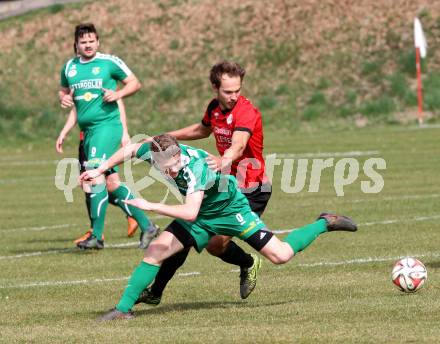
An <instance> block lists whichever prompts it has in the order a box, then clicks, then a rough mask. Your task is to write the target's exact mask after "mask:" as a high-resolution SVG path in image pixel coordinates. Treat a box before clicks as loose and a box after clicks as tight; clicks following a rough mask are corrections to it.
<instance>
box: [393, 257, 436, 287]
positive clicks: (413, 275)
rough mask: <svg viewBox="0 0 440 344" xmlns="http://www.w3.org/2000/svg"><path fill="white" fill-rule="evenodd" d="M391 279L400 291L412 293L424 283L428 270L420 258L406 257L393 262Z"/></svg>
mask: <svg viewBox="0 0 440 344" xmlns="http://www.w3.org/2000/svg"><path fill="white" fill-rule="evenodd" d="M391 279H392V281H393V283H394V285H395V286H396V287H397V288H398V289H399V290H400V291H403V292H405V293H414V292H416V291H417V290H419V289H420V288H421V287H422V286H423V285H424V284H425V282H426V280H427V279H428V272H427V271H426V267H425V265H423V263H422V262H421V261H420V260H417V259H415V258H411V257H407V258H403V259H400V260H399V261H397V262H396V264H394V268H393V272H392V274H391Z"/></svg>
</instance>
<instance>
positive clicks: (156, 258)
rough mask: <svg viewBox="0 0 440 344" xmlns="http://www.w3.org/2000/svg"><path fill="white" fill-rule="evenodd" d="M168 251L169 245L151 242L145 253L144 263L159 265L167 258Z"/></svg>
mask: <svg viewBox="0 0 440 344" xmlns="http://www.w3.org/2000/svg"><path fill="white" fill-rule="evenodd" d="M169 250H170V246H169V245H166V244H163V243H157V242H154V241H153V242H152V243H151V244H150V246H148V248H147V250H146V251H145V254H144V261H145V262H146V263H150V264H160V263H162V262H163V261H164V260H165V259H166V258H167V257H168V256H169V254H167V253H168V252H169Z"/></svg>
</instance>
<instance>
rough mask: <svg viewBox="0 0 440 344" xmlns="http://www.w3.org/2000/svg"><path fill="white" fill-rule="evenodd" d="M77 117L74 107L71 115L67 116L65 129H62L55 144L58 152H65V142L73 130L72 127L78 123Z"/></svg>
mask: <svg viewBox="0 0 440 344" xmlns="http://www.w3.org/2000/svg"><path fill="white" fill-rule="evenodd" d="M76 121H77V117H76V109H75V108H73V109H72V110H70V113H69V116H68V117H67V120H66V124H64V127H63V129H62V130H61V132H60V134H59V135H58V138H57V142H56V144H55V149H56V150H57V152H58V153H63V143H64V140H65V139H66V137H67V135H68V134H69V132H70V131H71V130H72V128H73V127H74V126H75V125H76Z"/></svg>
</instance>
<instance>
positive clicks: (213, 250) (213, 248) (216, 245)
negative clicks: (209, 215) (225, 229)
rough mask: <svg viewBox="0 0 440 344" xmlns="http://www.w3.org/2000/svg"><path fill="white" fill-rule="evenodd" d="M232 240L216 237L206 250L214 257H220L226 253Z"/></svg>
mask: <svg viewBox="0 0 440 344" xmlns="http://www.w3.org/2000/svg"><path fill="white" fill-rule="evenodd" d="M230 240H231V238H230V237H227V236H223V235H216V236H214V237H212V238H211V240H209V243H208V246H206V250H207V251H208V252H209V253H210V254H212V255H213V256H220V255H222V253H223V252H225V250H226V247H227V246H228V244H229V241H230Z"/></svg>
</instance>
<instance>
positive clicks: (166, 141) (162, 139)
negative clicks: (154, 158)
mask: <svg viewBox="0 0 440 344" xmlns="http://www.w3.org/2000/svg"><path fill="white" fill-rule="evenodd" d="M173 146H176V147H177V148H178V150H179V151H180V147H179V143H178V142H177V140H176V139H175V138H174V137H173V136H171V135H169V134H161V135H157V136H154V137H153V141H152V142H151V151H152V152H155V153H160V152H165V151H166V150H167V149H168V148H170V147H173ZM176 153H177V151H176ZM174 154H175V153H174ZM174 154H173V155H174Z"/></svg>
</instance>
